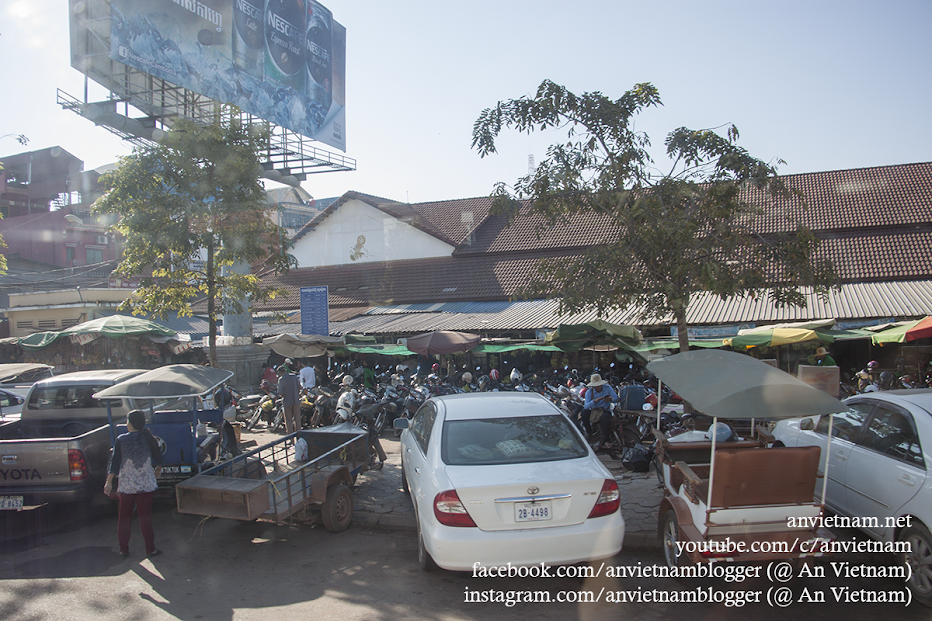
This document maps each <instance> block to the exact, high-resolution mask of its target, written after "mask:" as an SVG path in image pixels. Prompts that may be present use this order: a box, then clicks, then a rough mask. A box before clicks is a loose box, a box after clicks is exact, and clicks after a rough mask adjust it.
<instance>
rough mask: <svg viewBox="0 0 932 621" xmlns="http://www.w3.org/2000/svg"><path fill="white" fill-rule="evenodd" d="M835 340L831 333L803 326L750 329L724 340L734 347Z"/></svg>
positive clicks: (829, 341)
mask: <svg viewBox="0 0 932 621" xmlns="http://www.w3.org/2000/svg"><path fill="white" fill-rule="evenodd" d="M834 340H835V337H833V336H832V335H831V334H827V333H825V332H816V331H815V330H806V329H802V328H774V329H770V330H760V329H757V330H753V331H751V330H749V331H747V332H745V333H744V334H739V335H738V336H735V337H732V338H730V339H725V340H723V341H722V342H723V343H724V344H725V345H731V346H732V347H735V348H738V347H747V348H751V347H774V346H776V345H789V344H792V343H804V342H806V341H822V342H824V343H831V342H833V341H834Z"/></svg>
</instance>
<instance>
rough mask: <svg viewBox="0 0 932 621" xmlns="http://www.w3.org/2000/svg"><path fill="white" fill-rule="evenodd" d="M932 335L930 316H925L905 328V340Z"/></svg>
mask: <svg viewBox="0 0 932 621" xmlns="http://www.w3.org/2000/svg"><path fill="white" fill-rule="evenodd" d="M930 336H932V317H926V318H925V319H923V320H922V321H920V322H919V323H917V324H916V325H914V326H913V327H912V328H909V329H908V330H906V340H907V341H915V340H916V339H924V338H928V337H930Z"/></svg>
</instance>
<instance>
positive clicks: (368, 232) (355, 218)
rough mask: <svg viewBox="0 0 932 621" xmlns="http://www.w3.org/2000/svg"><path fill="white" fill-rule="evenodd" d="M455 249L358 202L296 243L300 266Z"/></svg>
mask: <svg viewBox="0 0 932 621" xmlns="http://www.w3.org/2000/svg"><path fill="white" fill-rule="evenodd" d="M454 249H455V248H454V247H453V246H451V245H450V244H447V243H445V242H443V241H441V240H439V239H437V238H436V237H434V236H432V235H429V234H427V233H425V232H424V231H422V230H420V229H417V228H415V227H413V226H411V225H410V224H406V223H404V222H402V221H400V220H398V219H397V218H394V217H392V216H390V215H389V214H387V213H385V212H383V211H380V210H378V209H376V208H374V207H372V206H371V205H368V204H366V203H364V202H362V201H359V200H350V201H347V202H346V203H344V204H343V205H341V206H340V207H339V208H338V209H337V210H336V212H334V213H333V214H331V215H330V216H328V217H327V218H326V219H325V220H323V221H322V222H321V223H320V224H319V225H318V226H317V227H316V229H315V230H314V231H311V232H309V233H307V234H306V235H304V236H303V237H301V239H299V240H298V241H297V242H295V245H294V247H293V248H292V249H291V254H292V255H294V257H295V258H297V260H298V267H321V266H324V265H348V264H353V263H363V262H373V261H399V260H403V259H424V258H428V257H447V256H450V255H451V254H452V253H453V250H454Z"/></svg>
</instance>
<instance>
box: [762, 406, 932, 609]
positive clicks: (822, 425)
mask: <svg viewBox="0 0 932 621" xmlns="http://www.w3.org/2000/svg"><path fill="white" fill-rule="evenodd" d="M844 403H845V404H846V405H848V406H849V407H850V409H849V410H848V411H847V412H843V413H840V414H836V415H835V419H834V421H833V422H832V443H831V448H830V455H829V458H828V459H829V464H828V484H827V491H826V504H827V505H828V506H829V507H830V508H831V509H832V510H833V511H835V512H836V513H837V514H838V515H841V516H847V517H852V518H875V519H868V520H858V523H857V524H855V525H857V526H860V527H861V530H863V531H864V532H865V533H867V534H868V535H869V536H871V537H873V538H874V539H878V540H880V541H887V542H893V541H905V542H908V543H909V544H910V545H909V548H910V551H909V552H907V553H905V554H903V555H902V559H901V560H902V561H903V562H904V563H909V565H910V567H911V569H912V579H911V580H910V582H909V586H910V588H912V590H913V593H914V596H915V597H916V599H918V600H919V601H921V602H922V603H923V604H925V605H927V606H930V605H932V534H930V531H929V528H930V526H932V477H930V476H929V475H928V468H929V467H930V466H932V390H894V391H886V392H883V391H881V392H872V393H867V394H863V395H855V396H853V397H849V398H848V399H845V401H844ZM828 428H829V419H828V417H822V418H821V419H819V418H817V417H815V418H801V419H790V420H785V421H781V422H779V423H777V426H776V428H775V429H774V433H773V435H774V437H775V438H776V440H777V442H779V443H782V444H783V445H785V446H813V445H815V446H820V447H822V465H821V471H822V472H825V458H826V456H825V447H826V444H827V438H828V435H827V434H828ZM820 487H821V486H820ZM820 491H821V489H817V493H819V492H820Z"/></svg>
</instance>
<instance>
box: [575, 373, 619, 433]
mask: <svg viewBox="0 0 932 621" xmlns="http://www.w3.org/2000/svg"><path fill="white" fill-rule="evenodd" d="M612 403H618V393H616V392H615V389H614V388H612V387H611V386H609V385H608V382H606V381H605V380H603V379H602V376H601V375H599V374H598V373H593V374H592V377H590V378H589V384H588V387H587V388H586V401H585V403H584V404H583V412H584V413H583V425H584V426H585V427H586V431H587V432H588V433H589V434H590V435H591V434H592V422H594V421H593V420H592V418H594V417H595V416H594V414H595V413H598V412H600V413H601V415H600V416H599V418H598V421H599V428H600V429H601V430H602V439H601V440H600V441H599V446H597V447H596V449H595V450H597V451H598V450H599V449H601V448H603V447H604V446H605V444H606V443H607V442H608V434H609V431H610V429H611V426H612V405H611V404H612Z"/></svg>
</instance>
